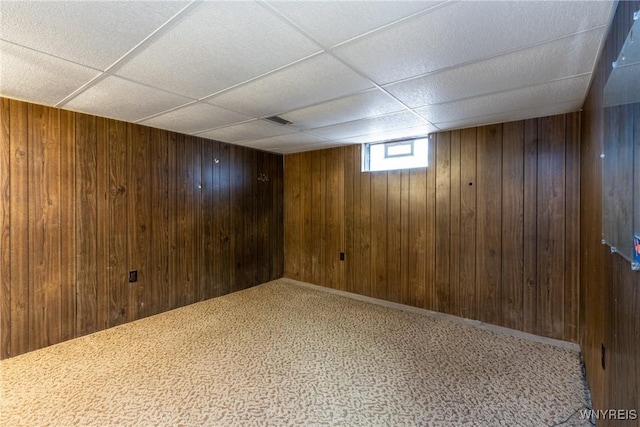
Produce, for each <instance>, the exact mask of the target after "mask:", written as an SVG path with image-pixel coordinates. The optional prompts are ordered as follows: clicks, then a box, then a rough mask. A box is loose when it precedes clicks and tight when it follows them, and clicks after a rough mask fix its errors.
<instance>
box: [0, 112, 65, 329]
mask: <svg viewBox="0 0 640 427" xmlns="http://www.w3.org/2000/svg"><path fill="white" fill-rule="evenodd" d="M75 163H76V159H75V115H74V113H72V112H70V111H65V110H60V191H61V195H60V230H61V234H60V269H61V278H60V280H61V288H60V290H61V295H60V297H61V299H60V319H61V324H60V341H66V340H69V339H71V338H73V337H75V336H76V333H75V320H76V222H75V219H76V217H75V206H76V188H75V184H76V176H75ZM1 187H2V186H1V185H0V188H1Z"/></svg>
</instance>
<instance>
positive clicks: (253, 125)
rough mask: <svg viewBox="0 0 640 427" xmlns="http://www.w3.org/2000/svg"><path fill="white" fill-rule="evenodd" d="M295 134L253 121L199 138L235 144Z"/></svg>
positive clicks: (262, 122) (224, 128) (283, 127)
mask: <svg viewBox="0 0 640 427" xmlns="http://www.w3.org/2000/svg"><path fill="white" fill-rule="evenodd" d="M294 132H296V130H295V129H291V128H290V127H287V126H282V125H278V124H275V123H270V122H267V121H264V120H253V121H250V122H245V123H240V124H237V125H231V126H227V127H223V128H218V129H214V130H210V131H205V132H201V133H199V134H198V136H202V137H204V138H209V139H215V140H217V141H223V142H234V143H235V142H241V141H249V140H255V139H259V138H266V137H271V136H279V135H286V134H289V133H294Z"/></svg>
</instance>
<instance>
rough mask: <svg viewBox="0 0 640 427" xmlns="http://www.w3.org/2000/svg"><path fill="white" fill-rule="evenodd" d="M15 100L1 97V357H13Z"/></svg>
mask: <svg viewBox="0 0 640 427" xmlns="http://www.w3.org/2000/svg"><path fill="white" fill-rule="evenodd" d="M10 105H11V103H10V101H9V100H8V99H4V98H3V99H0V359H4V358H7V357H9V356H11V212H10V211H11V179H10V177H11V170H10V168H11V147H10V142H11V107H10Z"/></svg>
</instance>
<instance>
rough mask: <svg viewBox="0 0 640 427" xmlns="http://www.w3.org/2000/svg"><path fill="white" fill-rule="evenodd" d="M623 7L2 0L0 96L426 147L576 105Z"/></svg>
mask: <svg viewBox="0 0 640 427" xmlns="http://www.w3.org/2000/svg"><path fill="white" fill-rule="evenodd" d="M614 7H615V2H613V1H586V2H582V1H540V2H538V1H498V2H492V1H257V2H250V1H205V2H190V1H184V2H180V1H178V2H173V1H148V2H143V1H131V2H109V1H96V2H93V1H88V2H77V1H54V2H49V1H43V2H26V1H16V2H13V1H4V0H2V1H0V96H4V97H9V98H15V99H21V100H25V101H30V102H34V103H39V104H44V105H51V106H56V107H60V108H64V109H69V110H73V111H79V112H84V113H89V114H94V115H97V116H103V117H109V118H115V119H119V120H124V121H127V122H133V123H140V124H143V125H148V126H152V127H157V128H161V129H168V130H173V131H177V132H182V133H186V134H192V135H197V136H202V137H205V138H210V139H215V140H219V141H224V142H229V143H233V144H238V145H244V146H248V147H254V148H258V149H262V150H267V151H272V152H278V153H291V152H298V151H306V150H313V149H319V148H327V147H334V146H339V145H342V144H357V143H363V142H377V141H385V140H393V139H399V138H405V137H414V136H422V135H426V134H428V133H431V132H436V131H438V130H448V129H456V128H463V127H469V126H476V125H483V124H490V123H496V122H506V121H511V120H520V119H526V118H532V117H540V116H545V115H550V114H558V113H564V112H572V111H577V110H579V109H580V108H581V106H582V104H583V102H584V99H585V96H586V93H587V90H588V87H589V84H590V82H591V75H592V73H593V70H594V67H595V62H596V58H597V57H598V54H599V51H600V49H601V45H602V43H603V40H604V37H605V35H606V31H607V28H608V25H609V23H610V21H611V16H612V13H613V10H614ZM270 116H279V117H282V118H284V119H286V120H288V121H290V122H291V124H287V125H281V124H277V123H273V122H272V121H268V120H265V119H266V118H267V117H270Z"/></svg>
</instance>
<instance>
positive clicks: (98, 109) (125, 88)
mask: <svg viewBox="0 0 640 427" xmlns="http://www.w3.org/2000/svg"><path fill="white" fill-rule="evenodd" d="M140 99H144V100H145V102H139V100H140ZM192 101H193V99H190V98H186V97H183V96H179V95H174V94H172V93H167V92H163V91H160V90H157V89H152V88H149V87H146V86H142V85H139V84H137V83H132V82H130V81H128V80H124V79H121V78H119V77H113V76H109V77H106V78H105V79H103V80H101V81H99V82H98V83H96V84H94V85H93V86H91V87H89V88H88V89H87V90H85V91H83V92H82V93H81V94H80V95H78V96H76V97H75V98H73V99H72V100H71V101H69V102H68V103H66V104H64V105H63V107H64V108H69V109H71V110H75V111H82V112H83V113H89V114H95V115H97V116H102V117H109V118H113V119H119V120H124V121H127V122H135V121H138V120H140V119H143V118H145V117H149V116H152V115H154V114H158V113H161V112H163V111H167V110H170V109H172V108H176V107H179V106H180V105H184V104H187V103H189V102H192Z"/></svg>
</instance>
